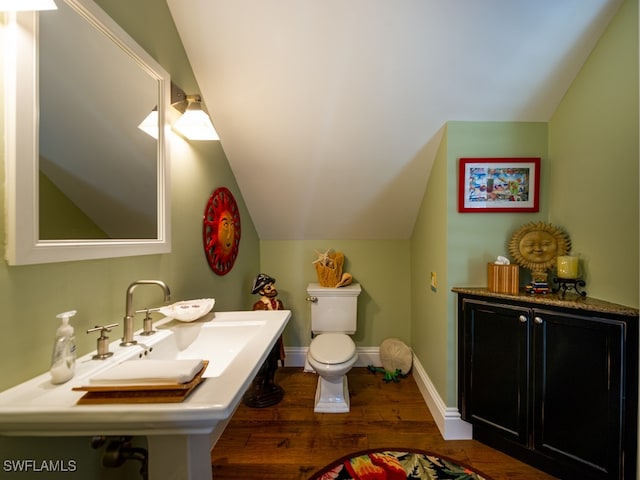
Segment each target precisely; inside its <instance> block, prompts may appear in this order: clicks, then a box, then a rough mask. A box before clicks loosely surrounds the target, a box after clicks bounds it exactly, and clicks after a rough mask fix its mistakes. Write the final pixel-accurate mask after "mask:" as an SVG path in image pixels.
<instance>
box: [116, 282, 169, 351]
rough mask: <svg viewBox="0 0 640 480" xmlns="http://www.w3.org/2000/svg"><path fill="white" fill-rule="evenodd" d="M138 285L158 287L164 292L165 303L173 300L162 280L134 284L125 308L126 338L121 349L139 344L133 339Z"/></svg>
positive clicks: (128, 293) (121, 344)
mask: <svg viewBox="0 0 640 480" xmlns="http://www.w3.org/2000/svg"><path fill="white" fill-rule="evenodd" d="M138 285H158V286H159V287H160V288H162V290H163V291H164V301H165V302H168V301H169V300H170V299H171V290H169V287H168V286H167V284H166V283H164V282H163V281H161V280H138V281H137V282H133V283H132V284H131V285H129V288H127V302H126V306H125V316H124V336H123V337H122V343H120V346H121V347H129V346H131V345H135V344H136V343H138V342H137V341H136V340H134V339H133V316H134V314H135V312H134V311H133V291H134V290H135V288H136V287H137V286H138Z"/></svg>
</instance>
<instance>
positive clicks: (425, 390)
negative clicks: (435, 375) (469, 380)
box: [284, 347, 472, 440]
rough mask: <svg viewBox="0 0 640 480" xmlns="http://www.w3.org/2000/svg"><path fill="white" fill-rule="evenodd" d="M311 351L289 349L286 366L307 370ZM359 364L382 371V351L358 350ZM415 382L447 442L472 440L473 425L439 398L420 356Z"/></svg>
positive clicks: (378, 349)
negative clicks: (379, 368)
mask: <svg viewBox="0 0 640 480" xmlns="http://www.w3.org/2000/svg"><path fill="white" fill-rule="evenodd" d="M308 350H309V348H308V347H285V349H284V352H285V356H286V357H285V365H286V366H287V367H303V368H304V367H305V364H306V359H307V351H308ZM357 351H358V361H357V362H356V365H355V366H356V367H368V366H369V365H373V366H374V367H381V366H382V364H381V363H380V348H379V347H358V348H357ZM412 368H413V378H414V379H415V381H416V384H417V385H418V389H419V390H420V393H421V394H422V398H424V401H425V403H426V404H427V407H428V408H429V411H430V412H431V415H433V418H434V420H435V421H436V425H437V426H438V429H439V430H440V433H441V434H442V438H444V439H445V440H470V439H471V438H472V430H471V424H470V423H467V422H465V421H464V420H462V419H461V418H460V412H459V411H458V409H457V408H455V407H447V406H446V405H445V403H444V402H443V401H442V399H441V398H440V395H438V391H437V390H436V388H435V387H434V386H433V383H431V380H430V379H429V375H427V372H426V371H425V370H424V368H423V367H422V365H421V364H420V362H419V361H418V359H417V358H416V356H415V355H414V356H413V367H412Z"/></svg>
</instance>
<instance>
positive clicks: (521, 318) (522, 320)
mask: <svg viewBox="0 0 640 480" xmlns="http://www.w3.org/2000/svg"><path fill="white" fill-rule="evenodd" d="M518 320H520V323H527V320H529V319H528V318H527V316H526V315H520V316H519V317H518Z"/></svg>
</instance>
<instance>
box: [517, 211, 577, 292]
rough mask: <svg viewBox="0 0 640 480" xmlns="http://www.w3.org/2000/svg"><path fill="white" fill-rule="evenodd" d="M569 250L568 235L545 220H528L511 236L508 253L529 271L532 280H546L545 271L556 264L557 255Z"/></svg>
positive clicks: (569, 240) (564, 253) (569, 241)
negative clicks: (535, 221) (528, 221)
mask: <svg viewBox="0 0 640 480" xmlns="http://www.w3.org/2000/svg"><path fill="white" fill-rule="evenodd" d="M570 250H571V239H570V238H569V235H568V234H567V233H566V232H564V231H563V230H561V229H560V228H558V227H555V226H553V225H551V224H550V223H545V222H537V223H534V222H530V223H527V224H526V225H523V226H522V227H520V228H519V229H518V230H517V231H516V232H515V233H514V234H513V236H512V237H511V241H510V242H509V253H510V254H511V256H512V257H513V259H514V260H515V262H516V263H517V264H518V265H520V266H521V267H523V268H526V269H527V270H529V271H531V277H532V280H533V281H534V282H546V281H547V275H548V274H547V271H548V270H551V269H552V268H553V266H554V265H555V264H556V258H557V257H558V255H566V254H567V253H569V251H570Z"/></svg>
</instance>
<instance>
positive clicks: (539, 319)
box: [533, 317, 543, 325]
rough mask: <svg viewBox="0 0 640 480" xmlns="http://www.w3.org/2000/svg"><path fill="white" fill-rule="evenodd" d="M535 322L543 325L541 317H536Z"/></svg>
mask: <svg viewBox="0 0 640 480" xmlns="http://www.w3.org/2000/svg"><path fill="white" fill-rule="evenodd" d="M533 321H534V322H536V323H537V324H538V325H542V322H543V320H542V318H541V317H535V318H534V319H533Z"/></svg>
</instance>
